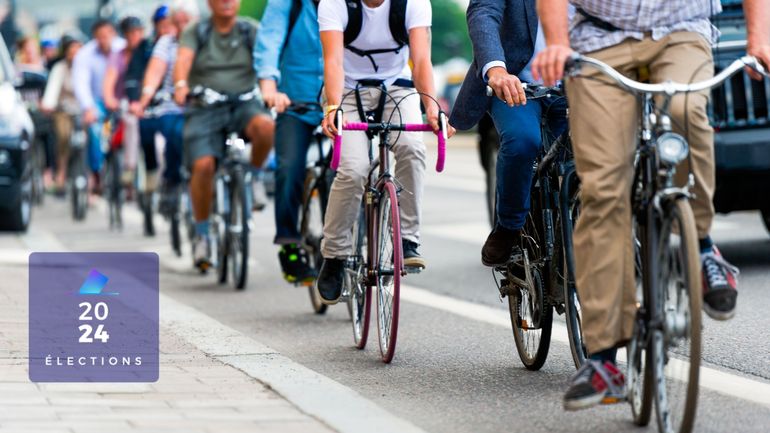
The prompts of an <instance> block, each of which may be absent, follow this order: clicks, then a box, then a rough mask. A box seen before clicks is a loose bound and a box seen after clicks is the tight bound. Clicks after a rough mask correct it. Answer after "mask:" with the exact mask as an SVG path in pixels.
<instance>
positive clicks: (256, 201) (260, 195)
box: [251, 179, 268, 211]
mask: <svg viewBox="0 0 770 433" xmlns="http://www.w3.org/2000/svg"><path fill="white" fill-rule="evenodd" d="M267 201H268V198H267V190H266V189H265V181H263V180H262V179H255V180H253V181H252V182H251V202H252V206H251V207H252V209H253V210H256V211H261V210H263V209H264V208H265V207H266V206H267Z"/></svg>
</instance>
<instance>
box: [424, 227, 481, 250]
mask: <svg viewBox="0 0 770 433" xmlns="http://www.w3.org/2000/svg"><path fill="white" fill-rule="evenodd" d="M421 230H422V232H423V233H424V234H429V235H433V236H438V237H441V238H444V239H451V240H454V241H460V242H466V243H469V244H473V245H477V246H478V247H479V249H480V248H481V246H482V245H483V244H484V241H485V240H486V238H487V236H488V235H489V222H488V221H486V220H482V221H478V222H472V223H457V224H431V225H426V226H424V227H422V228H421Z"/></svg>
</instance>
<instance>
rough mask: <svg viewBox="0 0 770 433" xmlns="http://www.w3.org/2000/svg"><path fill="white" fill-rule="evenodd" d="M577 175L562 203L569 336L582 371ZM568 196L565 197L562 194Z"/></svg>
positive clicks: (570, 180)
mask: <svg viewBox="0 0 770 433" xmlns="http://www.w3.org/2000/svg"><path fill="white" fill-rule="evenodd" d="M578 182H579V181H578V179H577V175H576V174H575V173H574V172H573V173H572V174H571V175H569V176H565V181H564V182H563V183H562V188H566V189H565V191H563V192H562V194H564V193H566V200H564V201H563V202H562V206H563V209H562V218H561V224H562V226H561V229H562V232H561V236H562V243H563V250H562V252H563V262H564V266H563V269H562V277H563V286H564V304H565V305H564V313H565V321H566V322H567V334H568V337H569V346H570V350H571V352H572V361H573V362H574V363H575V367H576V368H580V366H581V365H583V363H584V362H585V360H586V347H585V343H584V342H583V331H582V329H583V328H582V314H581V312H582V311H581V308H580V297H579V295H578V292H577V286H576V283H575V250H574V244H573V243H572V233H573V230H574V229H575V224H576V223H577V219H578V216H579V215H580V185H579V183H578ZM562 197H564V195H562Z"/></svg>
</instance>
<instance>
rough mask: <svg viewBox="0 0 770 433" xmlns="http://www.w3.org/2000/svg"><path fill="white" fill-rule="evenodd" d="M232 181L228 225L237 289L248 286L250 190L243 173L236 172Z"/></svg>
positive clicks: (231, 263)
mask: <svg viewBox="0 0 770 433" xmlns="http://www.w3.org/2000/svg"><path fill="white" fill-rule="evenodd" d="M231 182H232V183H231V184H230V185H231V188H232V189H231V196H230V215H229V216H230V223H229V224H228V225H227V232H228V235H229V237H228V243H229V250H230V254H229V256H230V268H231V270H232V276H233V285H234V286H235V288H236V289H238V290H243V289H244V288H245V287H246V276H247V275H248V261H249V206H248V203H249V201H248V197H247V194H248V190H247V189H246V185H245V182H244V177H243V173H240V172H235V173H234V175H233V178H232V179H231Z"/></svg>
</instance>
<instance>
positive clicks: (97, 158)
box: [87, 102, 107, 173]
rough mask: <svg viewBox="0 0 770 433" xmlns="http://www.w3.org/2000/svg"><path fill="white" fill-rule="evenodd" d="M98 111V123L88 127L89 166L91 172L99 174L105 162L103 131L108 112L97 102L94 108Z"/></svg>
mask: <svg viewBox="0 0 770 433" xmlns="http://www.w3.org/2000/svg"><path fill="white" fill-rule="evenodd" d="M94 110H96V122H94V123H92V124H91V125H89V126H88V128H87V132H88V166H89V167H90V168H91V172H93V173H99V171H100V170H101V169H102V162H104V152H102V131H103V130H104V122H105V120H106V119H107V110H105V108H104V104H103V103H102V102H97V103H96V106H95V107H94Z"/></svg>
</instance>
